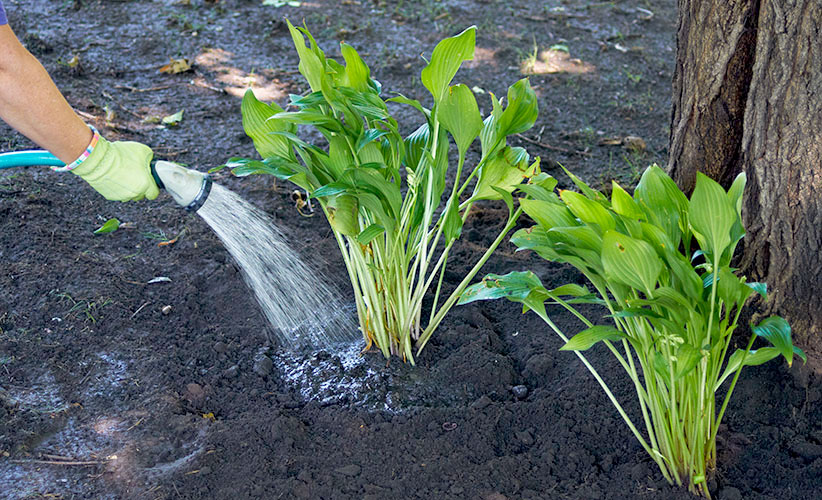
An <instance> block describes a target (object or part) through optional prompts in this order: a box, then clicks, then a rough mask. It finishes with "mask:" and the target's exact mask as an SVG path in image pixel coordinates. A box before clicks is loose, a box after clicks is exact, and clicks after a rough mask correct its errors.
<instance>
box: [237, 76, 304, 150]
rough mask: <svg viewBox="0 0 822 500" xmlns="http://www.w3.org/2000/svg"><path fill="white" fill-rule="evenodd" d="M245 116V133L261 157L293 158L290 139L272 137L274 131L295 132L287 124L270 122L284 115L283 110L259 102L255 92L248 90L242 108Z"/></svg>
mask: <svg viewBox="0 0 822 500" xmlns="http://www.w3.org/2000/svg"><path fill="white" fill-rule="evenodd" d="M240 110H241V112H242V115H243V129H244V130H245V133H246V134H247V135H248V136H249V137H250V138H251V140H253V141H254V147H255V148H256V149H257V152H258V153H260V156H262V157H263V158H268V157H269V156H279V157H281V158H289V157H290V156H291V146H290V145H289V142H288V139H287V138H285V137H282V136H278V135H272V134H271V132H274V131H293V126H290V125H289V124H288V123H285V122H277V121H269V118H271V117H272V116H274V115H276V114H277V113H282V112H283V109H282V108H281V107H279V106H277V105H276V104H274V103H272V104H265V103H264V102H262V101H258V100H257V98H256V97H255V96H254V92H253V91H252V90H251V89H248V90H247V91H246V93H245V95H244V96H243V102H242V104H241V106H240Z"/></svg>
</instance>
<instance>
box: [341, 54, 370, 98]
mask: <svg viewBox="0 0 822 500" xmlns="http://www.w3.org/2000/svg"><path fill="white" fill-rule="evenodd" d="M340 51H341V52H342V56H343V59H345V82H344V85H345V86H347V87H351V88H353V89H356V90H359V91H361V92H367V91H370V90H371V87H369V85H368V81H369V79H370V78H371V70H370V69H368V66H366V64H365V63H364V62H363V60H362V59H361V58H360V55H359V54H358V53H357V51H356V50H354V47H352V46H350V45H348V44H347V43H345V42H343V43H341V44H340Z"/></svg>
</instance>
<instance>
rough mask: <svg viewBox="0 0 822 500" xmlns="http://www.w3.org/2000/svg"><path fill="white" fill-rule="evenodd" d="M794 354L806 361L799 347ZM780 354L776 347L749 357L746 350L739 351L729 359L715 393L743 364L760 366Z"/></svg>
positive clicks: (757, 350) (752, 353) (765, 349)
mask: <svg viewBox="0 0 822 500" xmlns="http://www.w3.org/2000/svg"><path fill="white" fill-rule="evenodd" d="M793 352H794V354H796V355H797V356H800V357H802V358H803V359H804V355H805V354H804V353H803V352H802V351H801V350H800V349H799V348H798V347H794V348H793ZM779 354H780V352H779V349H777V348H776V347H762V348H761V349H752V350H751V351H749V352H748V355H747V356H746V355H745V350H744V349H737V350H736V351H735V352H734V353H733V354H732V355H731V357H730V358H728V364H727V365H726V366H725V371H724V372H722V376H721V377H719V380H717V382H716V385H715V386H714V391H717V390H718V389H719V387H720V386H721V385H722V382H724V381H725V379H727V378H728V377H730V376H731V375H733V374H734V372H735V371H736V370H738V369H739V365H740V364H742V366H759V365H762V364H765V363H767V362H768V361H770V360H772V359H774V358H776V357H777V356H779ZM743 358H744V361H743Z"/></svg>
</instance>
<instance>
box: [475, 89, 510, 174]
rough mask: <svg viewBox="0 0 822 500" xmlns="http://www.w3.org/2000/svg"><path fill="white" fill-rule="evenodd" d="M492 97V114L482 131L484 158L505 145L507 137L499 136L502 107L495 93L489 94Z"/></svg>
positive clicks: (486, 119) (481, 139)
mask: <svg viewBox="0 0 822 500" xmlns="http://www.w3.org/2000/svg"><path fill="white" fill-rule="evenodd" d="M488 94H489V95H490V96H491V106H492V107H491V114H490V115H488V116H487V117H486V118H485V120H484V121H483V122H482V130H481V131H480V144H481V145H482V157H483V158H485V157H487V156H490V155H491V154H493V153H494V152H496V151H497V149H500V148H501V147H503V146H504V145H505V140H504V139H505V137H504V136H502V137H500V134H499V120H500V117H502V105H501V104H500V102H499V99H497V96H495V95H494V93H493V92H489V93H488Z"/></svg>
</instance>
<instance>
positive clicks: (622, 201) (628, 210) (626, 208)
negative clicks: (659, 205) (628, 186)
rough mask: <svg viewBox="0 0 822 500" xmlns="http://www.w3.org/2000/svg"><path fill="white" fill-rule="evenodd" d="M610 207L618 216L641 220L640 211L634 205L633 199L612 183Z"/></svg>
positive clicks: (637, 206) (614, 182)
mask: <svg viewBox="0 0 822 500" xmlns="http://www.w3.org/2000/svg"><path fill="white" fill-rule="evenodd" d="M611 187H612V189H611V207H612V208H613V210H614V212H616V213H618V214H619V215H622V216H625V217H629V218H631V219H643V218H644V216H643V214H642V209H640V208H639V205H637V204H636V202H635V201H634V199H633V198H632V197H631V195H630V194H628V192H627V191H625V190H624V189H622V187H621V186H620V185H619V184H617V183H616V181H613V182H612V183H611Z"/></svg>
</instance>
